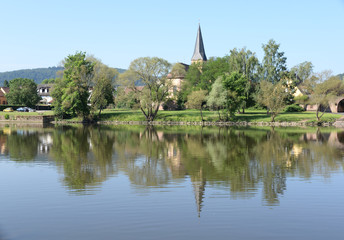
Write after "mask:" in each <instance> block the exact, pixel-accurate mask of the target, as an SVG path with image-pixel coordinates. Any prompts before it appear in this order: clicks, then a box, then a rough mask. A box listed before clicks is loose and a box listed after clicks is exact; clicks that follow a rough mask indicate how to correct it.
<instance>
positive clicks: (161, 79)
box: [121, 57, 171, 121]
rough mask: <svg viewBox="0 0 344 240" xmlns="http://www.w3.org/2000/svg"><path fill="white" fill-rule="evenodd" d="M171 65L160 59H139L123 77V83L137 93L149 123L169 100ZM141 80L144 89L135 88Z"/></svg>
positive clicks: (132, 63)
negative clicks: (162, 104)
mask: <svg viewBox="0 0 344 240" xmlns="http://www.w3.org/2000/svg"><path fill="white" fill-rule="evenodd" d="M170 68H171V64H170V63H169V62H168V61H166V60H164V59H162V58H158V57H152V58H151V57H143V58H137V59H135V60H134V61H132V62H131V63H130V66H129V69H128V71H127V72H125V73H124V74H123V75H122V77H121V80H122V83H123V84H124V86H126V87H128V88H129V89H130V90H131V91H133V92H134V93H135V97H136V98H137V99H139V100H140V109H141V111H142V113H143V115H144V116H145V118H146V120H147V121H153V120H154V118H155V117H156V115H157V113H158V111H159V107H160V104H161V103H162V102H163V101H164V100H165V99H166V98H167V96H168V93H169V91H170V89H171V80H170V79H168V78H167V75H168V73H169V71H170ZM138 79H141V81H142V83H143V84H144V87H143V88H138V87H136V86H135V81H137V80H138Z"/></svg>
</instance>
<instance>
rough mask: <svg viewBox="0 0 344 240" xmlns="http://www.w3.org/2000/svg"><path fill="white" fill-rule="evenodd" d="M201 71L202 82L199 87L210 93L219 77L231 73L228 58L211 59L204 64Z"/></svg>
mask: <svg viewBox="0 0 344 240" xmlns="http://www.w3.org/2000/svg"><path fill="white" fill-rule="evenodd" d="M201 70H202V71H201V72H202V75H201V82H200V84H199V86H198V87H199V89H204V90H207V91H210V89H211V85H212V84H213V83H214V82H215V80H216V79H217V78H218V77H219V76H222V75H223V74H225V73H230V69H229V65H228V57H216V58H214V57H211V58H209V59H208V61H207V62H205V63H203V66H202V68H201Z"/></svg>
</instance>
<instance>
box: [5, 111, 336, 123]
mask: <svg viewBox="0 0 344 240" xmlns="http://www.w3.org/2000/svg"><path fill="white" fill-rule="evenodd" d="M5 114H8V115H9V116H39V115H45V116H48V115H53V114H54V113H53V111H44V112H0V115H5ZM342 116H343V115H340V114H332V113H326V114H325V115H324V116H323V117H322V119H321V120H322V121H323V122H334V121H335V120H336V119H338V118H340V117H342ZM203 117H204V120H205V121H209V122H216V121H218V114H217V112H214V111H203ZM101 120H102V121H145V120H146V119H145V117H144V115H143V114H142V112H141V111H140V110H120V109H106V110H104V111H103V112H102V114H101ZM66 121H70V122H78V121H82V119H81V118H72V119H68V120H66ZM155 121H163V122H167V121H172V122H200V121H202V120H201V115H200V112H199V111H198V110H183V111H159V112H158V116H157V117H156V119H155ZM233 121H236V122H243V121H245V122H270V121H271V118H270V115H268V114H266V110H255V109H248V110H246V112H245V114H236V115H235V119H233ZM275 121H276V122H300V121H304V122H316V117H315V112H295V113H286V112H285V113H280V114H279V115H278V116H277V117H276V118H275Z"/></svg>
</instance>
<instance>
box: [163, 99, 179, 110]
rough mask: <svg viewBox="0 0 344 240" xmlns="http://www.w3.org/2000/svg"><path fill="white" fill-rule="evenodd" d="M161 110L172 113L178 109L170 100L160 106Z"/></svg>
mask: <svg viewBox="0 0 344 240" xmlns="http://www.w3.org/2000/svg"><path fill="white" fill-rule="evenodd" d="M162 108H163V109H164V110H165V111H166V110H168V111H173V110H177V109H178V105H177V104H176V103H175V102H174V101H173V100H172V99H168V100H167V101H166V102H164V103H163V104H162Z"/></svg>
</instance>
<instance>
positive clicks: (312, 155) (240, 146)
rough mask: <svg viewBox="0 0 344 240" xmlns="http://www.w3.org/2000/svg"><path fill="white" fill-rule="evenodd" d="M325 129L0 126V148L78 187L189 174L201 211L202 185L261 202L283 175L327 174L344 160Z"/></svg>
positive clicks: (137, 183) (275, 193) (339, 135)
mask: <svg viewBox="0 0 344 240" xmlns="http://www.w3.org/2000/svg"><path fill="white" fill-rule="evenodd" d="M324 130H326V129H314V130H311V131H310V130H309V129H306V130H305V131H304V132H302V131H300V129H298V131H295V132H293V131H292V130H290V129H276V128H275V129H274V128H271V129H266V128H262V129H259V128H257V129H255V128H203V129H201V127H189V128H176V129H170V128H162V127H160V128H154V127H152V126H149V127H142V126H140V127H138V126H137V127H127V126H98V127H83V126H79V127H73V126H62V127H56V128H43V129H40V130H37V129H36V130H32V129H17V128H6V127H2V128H0V150H1V155H3V156H8V157H9V159H11V160H13V161H18V162H21V161H26V162H27V161H32V162H35V161H37V160H36V159H37V156H40V158H39V159H46V161H50V162H51V163H53V164H55V165H56V167H57V168H58V169H59V170H60V171H61V172H62V173H63V179H62V181H63V184H65V185H66V186H67V187H68V188H69V189H70V191H71V192H76V193H78V194H83V193H89V191H90V190H92V189H94V188H96V187H98V186H100V185H101V184H102V183H103V182H104V181H105V180H106V179H108V178H109V177H111V176H113V175H116V174H118V173H122V174H125V175H127V176H128V179H129V180H130V182H131V184H132V186H133V188H134V189H137V190H138V191H142V190H148V191H149V189H150V188H152V187H164V186H167V185H168V184H170V182H171V181H172V180H177V179H180V180H182V181H184V179H190V184H191V185H192V189H193V194H194V197H195V204H196V209H197V213H198V215H199V216H200V215H201V211H202V206H203V205H204V204H205V201H206V197H208V196H207V195H206V189H207V188H217V189H222V190H224V191H226V192H227V194H228V196H229V197H230V198H232V199H236V198H252V197H256V196H257V193H258V192H259V191H261V192H262V194H261V195H262V197H263V199H262V202H263V204H266V205H269V206H272V205H278V204H279V199H280V196H282V195H283V194H285V191H286V189H287V178H288V177H290V176H294V177H295V176H297V177H301V178H310V177H311V176H312V175H313V174H320V175H322V176H323V177H325V178H326V177H330V175H331V173H332V172H334V171H335V170H338V169H339V168H343V166H344V165H343V156H344V132H341V131H328V130H327V131H326V132H325V131H324ZM42 156H46V158H42Z"/></svg>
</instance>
